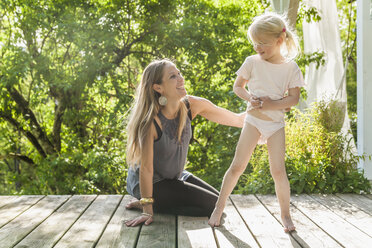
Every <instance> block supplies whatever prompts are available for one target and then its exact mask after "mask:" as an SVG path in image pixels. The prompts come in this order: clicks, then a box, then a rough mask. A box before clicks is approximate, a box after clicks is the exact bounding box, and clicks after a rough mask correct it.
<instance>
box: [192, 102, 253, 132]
mask: <svg viewBox="0 0 372 248" xmlns="http://www.w3.org/2000/svg"><path fill="white" fill-rule="evenodd" d="M189 102H190V108H191V113H192V117H193V118H194V117H195V116H196V115H201V116H203V117H204V118H206V119H208V120H210V121H213V122H216V123H218V124H222V125H226V126H232V127H243V124H244V117H245V114H246V113H245V112H243V113H240V114H237V113H233V112H231V111H229V110H227V109H224V108H220V107H218V106H216V105H215V104H213V103H212V102H211V101H209V100H207V99H205V98H201V97H196V96H189Z"/></svg>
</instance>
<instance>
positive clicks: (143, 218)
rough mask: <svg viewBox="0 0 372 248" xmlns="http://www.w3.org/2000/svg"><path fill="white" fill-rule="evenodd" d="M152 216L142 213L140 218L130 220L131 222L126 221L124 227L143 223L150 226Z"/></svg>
mask: <svg viewBox="0 0 372 248" xmlns="http://www.w3.org/2000/svg"><path fill="white" fill-rule="evenodd" d="M153 221H154V220H153V216H152V214H147V213H142V214H141V215H140V216H138V217H136V218H134V219H132V220H127V221H126V222H125V225H127V226H131V227H133V226H138V225H139V224H142V223H145V225H146V226H147V225H150V224H151V223H152V222H153Z"/></svg>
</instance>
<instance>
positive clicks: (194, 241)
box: [177, 216, 217, 248]
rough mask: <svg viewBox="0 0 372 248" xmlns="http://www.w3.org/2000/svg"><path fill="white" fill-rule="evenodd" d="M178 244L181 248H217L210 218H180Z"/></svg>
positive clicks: (178, 222) (178, 220)
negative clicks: (209, 221)
mask: <svg viewBox="0 0 372 248" xmlns="http://www.w3.org/2000/svg"><path fill="white" fill-rule="evenodd" d="M177 227H178V228H177V231H178V235H177V238H178V240H177V242H178V247H179V248H190V247H192V248H216V247H217V244H216V240H215V238H214V235H213V231H212V228H211V227H210V226H209V225H208V217H190V216H178V219H177Z"/></svg>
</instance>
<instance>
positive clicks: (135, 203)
mask: <svg viewBox="0 0 372 248" xmlns="http://www.w3.org/2000/svg"><path fill="white" fill-rule="evenodd" d="M125 207H126V208H127V209H133V208H135V209H139V210H142V205H141V203H140V201H139V200H133V201H131V202H129V203H128V204H127V205H126V206H125Z"/></svg>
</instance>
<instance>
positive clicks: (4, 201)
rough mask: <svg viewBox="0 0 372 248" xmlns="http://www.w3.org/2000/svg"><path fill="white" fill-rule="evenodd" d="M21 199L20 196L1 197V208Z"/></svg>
mask: <svg viewBox="0 0 372 248" xmlns="http://www.w3.org/2000/svg"><path fill="white" fill-rule="evenodd" d="M19 197H20V196H16V195H0V208H1V207H2V206H4V205H7V204H9V203H10V202H12V201H14V200H16V199H17V198H19Z"/></svg>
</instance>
